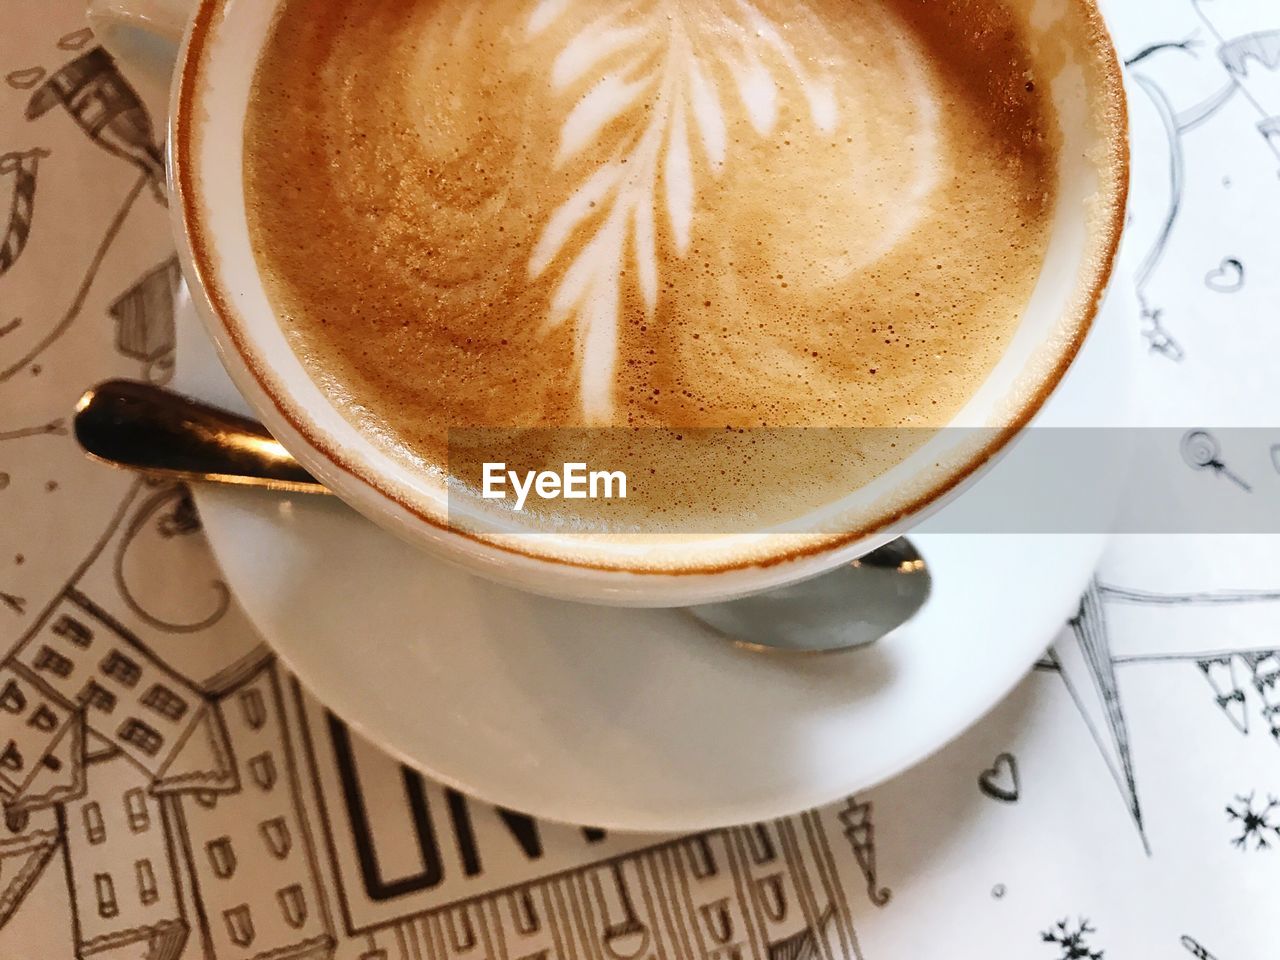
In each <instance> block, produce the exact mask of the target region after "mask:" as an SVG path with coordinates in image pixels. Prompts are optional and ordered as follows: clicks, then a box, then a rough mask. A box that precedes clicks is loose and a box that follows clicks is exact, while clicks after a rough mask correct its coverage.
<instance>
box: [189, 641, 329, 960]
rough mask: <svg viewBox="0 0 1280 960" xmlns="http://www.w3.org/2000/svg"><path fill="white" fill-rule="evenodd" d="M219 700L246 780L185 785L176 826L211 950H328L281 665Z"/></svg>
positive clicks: (259, 953)
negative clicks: (195, 787)
mask: <svg viewBox="0 0 1280 960" xmlns="http://www.w3.org/2000/svg"><path fill="white" fill-rule="evenodd" d="M218 708H219V710H220V711H221V714H222V717H223V720H224V725H225V729H226V731H227V734H228V737H229V740H230V743H231V745H232V747H233V752H234V755H235V759H236V762H237V763H238V764H239V766H240V777H239V782H240V789H239V790H238V791H236V792H234V793H221V794H220V793H213V792H209V791H196V792H193V793H187V794H184V795H183V796H182V798H181V800H179V801H177V802H178V804H179V806H180V810H181V817H180V819H179V822H178V824H177V829H176V831H175V832H176V834H177V836H176V838H175V839H176V840H177V841H178V842H179V843H180V844H181V846H182V848H183V850H184V852H185V856H186V858H187V860H188V862H189V863H190V864H191V868H192V874H193V878H194V879H193V883H194V885H195V893H196V895H197V896H198V898H199V900H200V901H201V903H202V904H203V910H202V911H201V936H202V939H203V941H204V944H205V955H206V957H207V958H208V960H252V958H262V957H270V958H271V960H322V958H328V957H331V956H332V955H333V947H334V938H333V934H332V926H331V922H330V919H329V916H328V912H327V911H328V907H327V904H326V903H325V898H324V893H323V888H322V886H321V882H320V869H319V865H318V863H317V861H316V859H315V851H314V846H313V844H312V840H311V832H310V827H309V825H308V823H307V821H306V817H305V812H304V810H303V808H302V803H301V798H300V796H299V781H298V777H297V771H296V769H295V766H294V764H295V760H294V755H293V750H292V747H291V745H290V743H289V733H288V730H287V728H286V726H285V719H284V707H283V702H282V699H281V693H280V685H279V679H278V677H277V675H276V667H275V665H274V664H269V665H266V666H263V667H262V668H260V669H259V670H258V671H257V672H256V673H255V674H253V675H252V676H250V677H249V678H248V679H247V680H245V681H244V682H243V683H242V684H240V685H239V686H238V687H236V688H234V689H232V690H230V691H228V692H226V693H225V694H224V695H223V696H222V697H221V698H220V700H219V701H218Z"/></svg>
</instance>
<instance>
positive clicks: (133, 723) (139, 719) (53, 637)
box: [9, 588, 236, 793]
mask: <svg viewBox="0 0 1280 960" xmlns="http://www.w3.org/2000/svg"><path fill="white" fill-rule="evenodd" d="M9 660H10V664H11V665H13V666H14V668H15V669H20V670H21V672H22V674H23V676H24V677H25V678H27V679H28V680H30V681H31V682H33V683H34V684H36V685H37V686H38V687H39V688H40V689H41V691H42V692H44V693H45V694H46V695H47V696H48V697H49V699H50V700H53V701H56V702H57V703H59V704H60V705H61V706H62V707H63V708H64V710H65V711H67V712H74V711H76V710H77V709H81V708H82V709H83V714H84V721H85V725H86V727H87V728H88V729H89V730H92V731H93V732H94V733H95V734H97V735H98V736H99V737H101V738H102V739H103V740H105V741H107V742H108V743H110V744H112V745H113V746H114V747H116V748H117V749H119V750H120V751H121V752H123V753H124V754H125V755H126V756H127V757H128V758H129V759H130V760H131V761H133V762H134V763H135V764H136V765H137V766H138V767H139V768H140V769H141V770H143V771H145V772H146V773H147V774H148V775H149V776H150V777H151V789H152V790H153V791H154V792H156V793H164V792H172V791H179V790H189V789H203V790H215V791H216V790H221V791H226V790H232V789H234V788H235V786H236V780H235V767H234V764H233V763H232V759H231V755H230V750H229V747H228V745H227V741H226V733H225V731H224V730H223V729H222V727H221V724H220V721H219V718H218V715H217V712H216V711H215V710H214V709H213V708H212V707H211V705H210V704H209V703H208V702H207V700H206V699H205V698H204V696H203V695H202V694H201V693H200V692H199V691H197V690H196V689H195V688H194V687H193V686H192V685H191V684H190V683H189V682H188V681H187V680H186V679H185V678H183V677H181V676H180V675H178V674H177V673H175V672H173V671H172V670H170V669H168V667H166V666H165V665H164V664H163V663H161V662H160V661H159V660H157V659H156V658H155V657H154V656H152V654H151V653H150V652H149V651H148V650H147V648H146V647H145V646H144V645H143V644H142V642H141V641H140V640H138V638H137V637H135V636H134V635H133V634H132V633H131V632H130V631H129V630H128V629H126V628H125V627H124V626H123V625H121V624H119V623H118V622H116V621H115V620H114V619H113V618H112V617H111V616H110V615H109V614H107V613H106V612H105V611H104V610H102V609H101V608H100V607H98V606H97V605H96V604H95V603H93V601H92V600H90V599H89V598H88V597H86V596H84V595H83V594H82V593H80V592H79V591H77V590H75V589H74V588H69V589H67V590H66V591H64V593H63V596H62V598H61V599H60V600H59V601H58V602H57V603H56V604H55V605H54V606H53V607H52V608H51V609H50V610H49V611H48V612H47V613H46V614H45V616H44V618H43V620H42V621H40V622H39V623H38V624H37V625H36V627H35V628H34V629H33V630H32V631H30V633H29V634H28V635H27V637H26V638H25V639H24V640H23V641H22V643H21V644H20V645H19V646H18V648H17V649H16V650H15V651H14V652H13V653H12V654H11V655H10V658H9Z"/></svg>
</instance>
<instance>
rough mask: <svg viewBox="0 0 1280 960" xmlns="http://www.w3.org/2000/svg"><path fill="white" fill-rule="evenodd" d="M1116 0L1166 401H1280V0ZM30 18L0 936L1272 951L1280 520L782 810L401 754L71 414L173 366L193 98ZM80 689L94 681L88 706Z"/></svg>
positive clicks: (1186, 410)
mask: <svg viewBox="0 0 1280 960" xmlns="http://www.w3.org/2000/svg"><path fill="white" fill-rule="evenodd" d="M1107 13H1108V17H1109V20H1110V23H1111V25H1112V29H1113V32H1114V35H1115V38H1116V42H1117V45H1118V47H1119V49H1120V51H1121V54H1122V56H1123V57H1124V58H1125V59H1126V60H1127V62H1128V67H1127V69H1128V76H1129V80H1130V98H1131V111H1132V121H1133V129H1134V165H1135V178H1134V180H1135V192H1134V198H1133V204H1132V215H1131V219H1130V223H1129V227H1128V233H1127V239H1126V244H1127V245H1128V248H1129V251H1130V253H1131V254H1132V260H1133V262H1134V263H1135V264H1136V265H1137V266H1136V275H1135V276H1133V277H1132V278H1130V277H1125V278H1123V280H1122V282H1132V283H1134V285H1135V287H1136V290H1137V293H1138V297H1139V300H1140V302H1141V310H1140V313H1139V314H1138V315H1135V316H1133V317H1132V318H1131V322H1132V330H1131V336H1130V342H1131V346H1132V349H1133V350H1134V351H1135V353H1136V354H1138V355H1139V359H1138V366H1139V374H1140V391H1139V393H1140V398H1141V400H1140V404H1141V410H1142V415H1143V418H1144V420H1145V421H1146V422H1149V423H1152V424H1162V425H1191V424H1194V425H1197V426H1205V425H1210V426H1212V425H1222V426H1240V425H1252V426H1257V427H1261V428H1266V427H1268V426H1274V425H1275V424H1276V422H1277V418H1276V413H1277V408H1278V407H1280V403H1278V402H1277V399H1276V394H1275V390H1274V371H1275V369H1276V366H1275V365H1276V358H1277V357H1278V356H1280V322H1277V304H1280V269H1278V268H1277V266H1276V265H1277V263H1280V237H1278V236H1277V224H1280V216H1278V215H1280V8H1277V6H1276V5H1275V3H1274V0H1165V2H1161V3H1156V2H1154V0H1150V2H1141V0H1128V2H1119V0H1117V2H1115V3H1112V4H1110V6H1109V8H1108V9H1107ZM0 23H2V24H3V28H0V75H3V79H4V83H3V84H0V230H3V231H4V234H3V240H2V241H0V651H7V653H6V654H5V658H4V660H3V662H2V663H0V801H3V806H4V817H3V824H0V956H3V957H5V958H6V960H7V958H18V960H60V958H71V957H87V956H93V957H111V958H126V957H129V958H136V957H144V956H146V957H152V958H157V960H158V958H164V960H177V958H185V960H190V958H206V960H213V958H216V960H250V958H257V960H284V958H294V957H296V958H321V957H337V958H341V960H357V958H359V960H428V958H436V957H460V958H482V957H483V958H490V960H524V958H547V960H552V958H575V960H576V958H587V957H591V958H598V960H605V958H606V957H612V958H617V960H630V958H639V957H646V958H650V957H651V958H663V960H684V958H686V957H688V958H692V957H707V958H716V960H731V958H734V957H741V958H761V960H803V958H809V957H815V958H816V957H827V958H832V960H840V958H843V957H865V958H868V960H885V958H912V960H915V958H921V957H933V956H943V955H945V956H948V957H958V958H975V960H976V958H990V957H1011V958H1012V957H1018V958H1030V960H1034V958H1043V960H1055V958H1062V960H1070V958H1086V960H1087V958H1094V960H1097V958H1102V957H1108V958H1112V957H1114V958H1120V957H1141V958H1162V957H1163V958H1170V960H1172V958H1177V957H1185V956H1187V955H1190V956H1192V957H1199V958H1201V960H1208V958H1215V960H1249V958H1262V957H1275V956H1277V954H1280V928H1278V927H1277V924H1276V915H1277V913H1276V907H1275V897H1276V891H1277V890H1280V799H1277V798H1280V652H1278V651H1277V647H1280V629H1277V628H1280V589H1278V588H1280V538H1276V537H1262V536H1225V535H1222V536H1210V535H1195V536H1191V535H1183V536H1149V537H1147V536H1125V537H1118V538H1117V539H1116V541H1115V543H1114V545H1113V547H1112V549H1111V550H1110V552H1109V554H1108V556H1107V557H1106V558H1105V560H1104V562H1103V564H1102V567H1101V569H1100V570H1099V572H1098V576H1097V580H1096V582H1095V584H1094V586H1093V587H1092V588H1091V589H1090V591H1089V592H1088V594H1087V595H1086V596H1085V597H1084V599H1083V602H1082V605H1081V614H1080V616H1079V617H1078V618H1077V619H1075V620H1073V622H1072V623H1071V624H1068V625H1064V628H1063V631H1062V633H1061V634H1060V635H1059V636H1058V637H1057V638H1056V639H1055V641H1054V644H1053V646H1052V648H1051V649H1050V650H1049V651H1048V652H1047V653H1046V655H1045V657H1044V659H1043V660H1042V661H1041V663H1040V664H1039V665H1038V666H1037V668H1036V669H1035V670H1034V671H1033V672H1032V673H1031V674H1030V675H1029V676H1028V677H1027V678H1026V680H1025V681H1024V682H1023V683H1022V684H1021V685H1020V686H1019V687H1018V688H1017V690H1016V691H1015V692H1014V693H1013V694H1012V695H1011V696H1010V697H1009V698H1008V699H1007V700H1006V701H1005V702H1004V703H1003V704H1001V705H1000V706H999V707H998V708H997V709H996V710H995V711H994V712H993V713H992V714H991V715H990V716H988V717H987V718H985V719H984V720H983V721H981V722H980V723H979V724H978V725H977V726H976V727H974V728H973V729H972V730H970V731H968V732H967V733H965V734H964V735H963V736H961V737H960V738H959V739H958V740H957V741H956V742H955V743H953V744H952V745H950V746H949V747H947V748H946V749H945V750H944V751H942V752H941V753H940V754H939V755H937V756H935V757H934V758H933V759H931V760H929V761H928V762H926V763H925V764H923V765H922V766H920V767H918V768H916V769H914V770H912V771H910V772H908V773H906V774H904V775H903V776H901V777H899V778H897V779H895V780H893V781H892V782H890V783H887V784H885V785H883V786H881V787H878V788H876V789H873V790H870V791H867V792H865V793H864V794H859V795H858V796H856V797H850V798H847V799H846V800H844V801H842V802H841V803H838V804H835V805H833V806H831V807H829V808H825V809H822V810H817V811H813V812H810V813H805V814H801V815H797V816H794V817H790V818H787V819H785V820H781V821H777V822H774V823H769V824H762V825H755V826H747V827H741V828H737V829H733V830H727V831H717V832H713V833H710V834H705V835H702V836H698V837H688V838H659V837H652V836H624V835H616V834H608V835H604V834H602V833H600V832H599V831H593V830H590V829H575V828H570V827H565V826H558V825H552V824H546V823H538V822H536V821H534V820H532V819H530V818H527V817H523V816H520V815H518V814H515V813H511V812H509V811H500V810H494V809H492V808H488V807H486V806H484V805H482V804H479V803H476V802H473V801H468V800H467V799H465V798H463V797H461V796H459V795H457V794H454V793H452V792H450V791H448V790H445V789H443V788H441V787H439V786H438V785H435V784H432V783H429V782H426V781H424V780H423V779H422V778H421V777H420V776H418V775H417V774H415V773H413V772H412V771H409V770H407V769H404V768H402V767H401V766H400V765H399V764H397V763H396V762H394V761H392V760H391V759H389V758H387V757H386V756H385V755H383V754H381V753H380V752H379V751H378V750H377V748H376V747H375V746H373V745H371V744H369V743H368V742H366V741H365V740H364V739H362V738H361V737H360V736H359V734H358V733H356V732H355V731H353V730H352V729H350V728H349V727H348V726H347V725H346V724H344V723H343V721H342V720H341V719H339V718H337V717H335V716H333V715H331V714H329V713H327V712H326V711H325V710H324V708H323V707H322V706H321V705H320V704H318V703H317V702H315V700H314V699H312V698H311V697H309V696H308V695H307V694H306V692H305V691H303V690H302V689H301V688H300V687H299V685H298V684H297V683H296V682H295V681H294V680H293V678H292V677H290V676H289V675H288V673H287V672H286V671H285V670H284V669H283V667H282V666H280V665H279V664H278V663H277V662H276V661H275V660H274V659H273V658H272V656H271V654H270V653H269V651H268V650H267V649H266V648H265V647H264V646H263V644H262V642H261V640H260V639H259V638H258V637H257V636H256V635H255V633H254V631H253V629H252V627H251V626H250V625H249V624H248V623H247V621H246V620H245V618H244V616H243V614H242V613H241V612H240V611H239V609H238V608H237V606H236V604H235V600H234V598H233V597H231V596H230V594H229V591H228V590H227V588H226V586H225V585H224V584H223V583H222V581H221V580H220V579H219V573H218V570H217V567H216V565H215V564H214V562H213V559H212V557H211V556H210V554H209V550H208V547H207V545H206V543H205V541H204V539H203V537H202V535H201V528H200V521H199V517H198V516H197V515H196V513H195V511H194V509H193V507H192V504H191V501H190V499H189V497H188V495H187V493H186V492H185V491H184V490H183V489H182V488H181V487H178V486H169V485H150V484H143V483H140V482H139V481H137V480H134V479H132V478H130V477H128V476H125V475H123V474H120V473H117V472H114V471H111V470H109V469H107V468H104V467H100V466H97V465H94V464H90V463H88V462H86V461H85V460H84V459H83V458H82V457H81V456H80V455H79V453H78V451H77V449H76V446H75V443H74V441H73V439H72V438H71V437H70V436H69V434H68V425H67V414H68V411H69V410H70V409H71V407H72V405H73V403H74V402H75V399H76V397H77V396H78V394H79V393H80V391H81V390H82V389H83V388H84V387H85V386H86V385H88V384H90V383H92V382H95V381H97V380H101V379H104V378H106V377H110V376H126V377H134V378H137V377H146V378H149V379H152V380H155V381H159V382H163V381H165V380H166V379H167V378H168V376H169V375H170V373H171V371H172V364H173V356H172V351H173V292H174V289H175V285H176V284H177V283H178V270H177V266H176V262H175V260H174V259H173V254H172V250H171V247H170V244H169V242H168V240H167V232H166V211H165V209H164V206H163V200H162V194H161V192H160V190H159V188H158V185H157V177H158V176H159V174H160V166H159V159H158V157H159V154H158V152H157V147H156V141H157V136H158V131H159V130H160V128H161V126H162V125H161V123H160V120H159V117H160V116H161V114H160V113H159V112H158V110H159V109H160V108H161V106H162V98H161V97H160V96H158V91H155V90H151V89H147V88H146V87H145V85H143V84H141V83H140V82H138V81H136V80H135V81H133V82H132V83H131V82H130V81H129V80H127V79H125V78H124V77H123V76H121V74H120V73H119V72H118V71H117V69H116V68H115V66H114V65H113V64H112V62H111V61H110V59H109V58H107V57H105V55H104V54H103V53H102V52H101V51H100V49H99V48H98V47H97V46H96V43H95V41H94V39H93V37H92V35H91V34H90V33H89V31H87V30H86V29H85V28H84V24H83V21H82V5H81V4H80V3H78V2H75V0H5V2H4V4H3V6H0ZM6 198H7V199H9V202H8V203H6V202H5V199H6ZM5 218H7V219H5ZM1269 375H1270V376H1269ZM1272 433H1273V434H1274V436H1271V435H1269V434H1268V433H1267V431H1266V430H1265V429H1260V430H1257V431H1253V432H1236V431H1233V432H1230V433H1224V434H1223V437H1224V438H1225V439H1224V440H1223V441H1222V444H1221V448H1220V450H1219V452H1218V458H1219V459H1220V461H1221V462H1222V463H1223V464H1225V465H1226V467H1227V468H1229V469H1230V471H1231V472H1232V473H1234V474H1236V475H1238V476H1239V477H1240V478H1242V479H1243V480H1245V482H1246V484H1247V485H1248V486H1249V487H1250V488H1251V492H1246V491H1245V490H1244V488H1243V487H1241V486H1238V485H1236V484H1234V483H1232V482H1231V481H1230V479H1229V478H1228V477H1227V476H1226V473H1225V471H1223V470H1201V471H1200V472H1199V476H1198V478H1197V482H1199V483H1200V485H1201V492H1200V495H1201V496H1203V497H1204V498H1206V499H1207V498H1212V497H1233V496H1254V497H1276V496H1277V495H1280V453H1277V452H1276V451H1280V446H1277V447H1276V448H1275V450H1273V449H1272V444H1273V443H1275V444H1280V429H1276V430H1274V431H1272ZM1179 469H1182V467H1181V466H1179ZM80 672H86V673H88V672H92V673H94V675H95V676H98V675H100V676H99V679H100V680H101V681H102V682H101V683H98V684H97V685H94V686H90V685H84V684H81V685H79V686H78V687H77V689H76V691H74V692H69V687H68V682H64V681H65V680H66V678H67V677H76V676H80ZM60 674H65V675H66V676H65V677H63V676H60Z"/></svg>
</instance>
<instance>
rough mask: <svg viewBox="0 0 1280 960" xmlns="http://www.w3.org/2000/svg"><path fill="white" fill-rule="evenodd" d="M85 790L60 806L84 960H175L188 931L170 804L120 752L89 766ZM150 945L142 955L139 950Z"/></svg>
mask: <svg viewBox="0 0 1280 960" xmlns="http://www.w3.org/2000/svg"><path fill="white" fill-rule="evenodd" d="M85 772H86V781H87V785H88V788H87V789H86V791H85V794H84V796H83V797H81V798H79V799H78V800H74V801H72V802H70V803H67V804H66V805H65V806H64V807H62V808H61V809H62V833H63V836H64V838H65V843H64V846H63V856H64V857H65V858H66V868H67V878H68V885H69V886H70V889H71V902H72V912H73V916H72V923H73V925H74V933H75V940H76V953H77V956H78V957H79V958H80V960H133V958H136V957H139V956H145V957H147V958H148V960H178V958H179V957H180V956H181V955H182V950H183V946H184V944H185V943H186V941H187V935H188V931H189V926H188V923H187V920H186V917H185V916H184V911H183V906H182V902H181V898H180V896H179V893H178V888H177V881H176V879H175V877H176V872H175V871H176V864H175V861H174V857H173V851H172V849H171V847H170V844H169V838H168V831H167V829H166V819H167V814H166V811H165V807H166V806H167V805H170V806H171V805H172V804H173V803H174V802H175V801H174V799H173V797H171V796H166V795H163V794H162V795H160V796H156V795H153V794H152V793H151V792H150V790H149V789H148V787H149V784H148V780H147V776H146V774H145V773H143V772H142V771H140V770H139V769H138V768H137V766H136V765H135V764H133V763H132V762H131V761H130V760H129V758H128V756H127V755H126V754H124V753H123V752H122V751H120V750H112V751H108V752H104V753H103V754H100V755H98V756H97V757H96V758H95V759H94V760H93V761H91V762H87V763H86V764H85ZM144 946H145V950H146V952H145V953H139V950H140V949H143V947H144Z"/></svg>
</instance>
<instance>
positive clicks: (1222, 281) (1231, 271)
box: [1204, 257, 1244, 293]
mask: <svg viewBox="0 0 1280 960" xmlns="http://www.w3.org/2000/svg"><path fill="white" fill-rule="evenodd" d="M1204 285H1205V286H1206V287H1208V288H1209V289H1210V290H1216V291H1217V292H1218V293H1235V292H1236V291H1237V290H1239V289H1240V288H1241V287H1243V286H1244V264H1243V263H1241V262H1240V261H1239V260H1237V259H1236V258H1235V257H1223V258H1222V262H1221V263H1220V264H1218V266H1217V269H1215V270H1210V271H1209V272H1208V273H1206V274H1205V275H1204Z"/></svg>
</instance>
